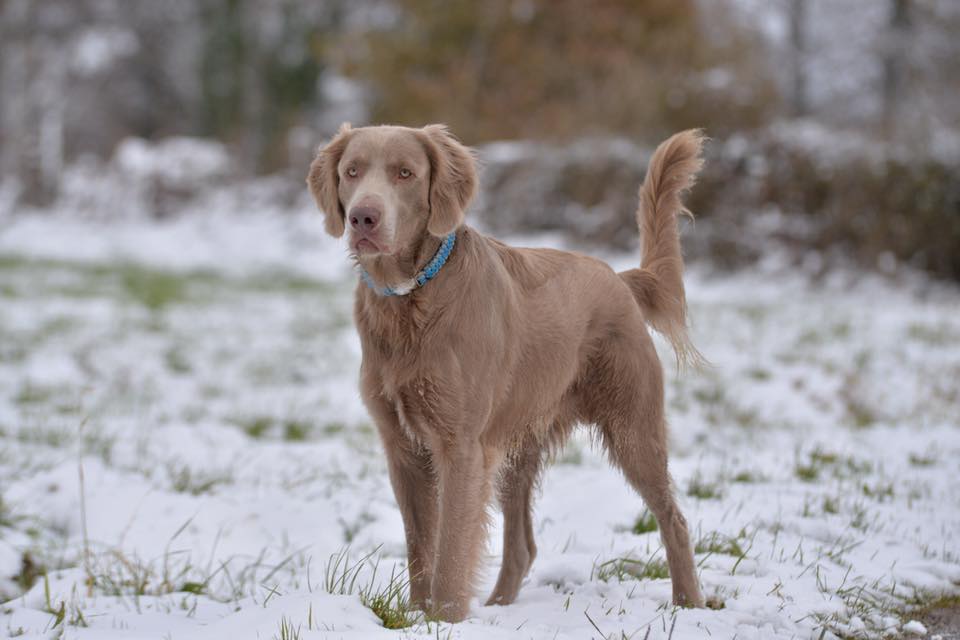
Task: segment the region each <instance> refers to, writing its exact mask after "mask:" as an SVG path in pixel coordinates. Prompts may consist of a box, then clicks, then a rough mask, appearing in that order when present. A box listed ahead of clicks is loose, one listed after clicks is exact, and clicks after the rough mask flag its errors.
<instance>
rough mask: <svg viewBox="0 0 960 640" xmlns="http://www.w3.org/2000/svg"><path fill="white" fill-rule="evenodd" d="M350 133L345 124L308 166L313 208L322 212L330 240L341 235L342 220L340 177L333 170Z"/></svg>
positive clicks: (348, 125) (345, 123) (343, 214)
mask: <svg viewBox="0 0 960 640" xmlns="http://www.w3.org/2000/svg"><path fill="white" fill-rule="evenodd" d="M350 132H351V128H350V123H349V122H344V123H343V124H342V125H340V130H339V131H337V135H335V136H334V137H333V139H332V140H330V142H328V143H327V145H326V146H325V147H323V148H321V149H320V150H319V151H317V157H316V158H314V160H313V163H312V164H311V165H310V173H309V175H307V185H309V186H310V193H312V194H313V199H314V200H316V202H317V207H319V209H320V211H322V212H323V216H324V227H325V228H326V230H327V233H329V234H330V235H332V236H333V237H334V238H339V237H340V236H342V235H343V231H344V221H345V220H346V214H345V213H344V211H343V205H341V204H340V193H339V187H340V176H339V175H338V174H337V167H338V165H339V164H340V157H341V156H343V152H344V150H346V148H347V143H348V142H349V141H350Z"/></svg>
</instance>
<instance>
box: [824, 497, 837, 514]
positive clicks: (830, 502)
mask: <svg viewBox="0 0 960 640" xmlns="http://www.w3.org/2000/svg"><path fill="white" fill-rule="evenodd" d="M823 512H824V513H830V514H837V513H840V501H839V500H838V499H837V498H831V497H830V496H825V497H824V498H823Z"/></svg>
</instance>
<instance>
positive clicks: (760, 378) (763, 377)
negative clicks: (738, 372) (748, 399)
mask: <svg viewBox="0 0 960 640" xmlns="http://www.w3.org/2000/svg"><path fill="white" fill-rule="evenodd" d="M747 376H748V377H749V378H750V379H751V380H756V381H757V382H766V381H767V380H769V379H770V378H772V377H773V374H772V373H770V371H769V370H768V369H764V368H762V367H753V368H750V369H747Z"/></svg>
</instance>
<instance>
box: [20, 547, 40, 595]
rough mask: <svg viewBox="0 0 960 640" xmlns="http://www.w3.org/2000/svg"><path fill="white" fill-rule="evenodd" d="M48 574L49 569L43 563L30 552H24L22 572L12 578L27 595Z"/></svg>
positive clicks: (21, 558) (21, 560) (21, 559)
mask: <svg viewBox="0 0 960 640" xmlns="http://www.w3.org/2000/svg"><path fill="white" fill-rule="evenodd" d="M46 574H47V568H46V567H45V566H44V565H43V564H42V563H41V562H37V561H36V560H35V559H34V557H33V555H32V554H31V553H30V552H29V551H24V552H23V554H22V555H21V556H20V571H19V572H18V573H17V575H15V576H12V577H13V581H14V582H16V583H17V587H18V588H19V589H20V591H21V592H23V593H26V592H27V591H29V590H30V589H31V588H32V587H33V585H34V584H36V583H37V580H39V579H40V577H41V576H43V577H46Z"/></svg>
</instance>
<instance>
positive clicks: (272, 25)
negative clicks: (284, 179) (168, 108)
mask: <svg viewBox="0 0 960 640" xmlns="http://www.w3.org/2000/svg"><path fill="white" fill-rule="evenodd" d="M338 17H339V11H338V5H337V4H336V3H333V4H328V5H327V10H325V11H324V13H323V14H322V15H319V14H318V12H317V11H316V10H314V8H312V7H310V5H309V3H304V2H302V1H299V0H283V1H280V2H275V3H271V5H270V6H269V7H267V8H265V7H264V6H263V5H262V4H260V3H256V2H248V1H246V0H205V2H204V3H203V5H202V9H201V21H202V24H203V28H202V32H203V34H204V42H203V47H202V55H201V61H200V77H201V92H202V99H201V105H202V127H201V133H203V134H204V135H212V136H215V137H218V138H220V139H222V140H227V141H230V142H233V143H235V144H236V145H237V146H238V147H239V150H240V155H241V159H242V160H243V162H244V163H245V164H246V165H247V168H248V169H249V170H251V171H265V170H273V169H276V168H278V167H280V166H283V165H284V163H285V160H286V147H285V144H286V133H287V130H288V129H289V128H290V127H292V126H294V125H295V124H298V123H299V121H301V120H302V119H303V118H304V112H305V110H307V109H308V108H310V107H312V106H315V101H316V99H317V91H316V85H317V78H318V76H319V75H320V73H321V72H322V70H323V66H322V57H321V56H320V55H319V48H320V46H319V42H320V40H321V39H322V38H323V32H324V31H325V30H326V29H329V28H330V26H331V25H332V24H335V23H336V22H337V20H338Z"/></svg>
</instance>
